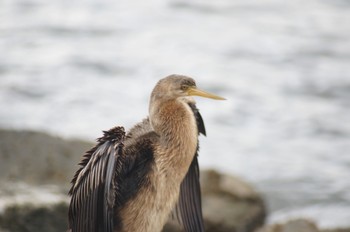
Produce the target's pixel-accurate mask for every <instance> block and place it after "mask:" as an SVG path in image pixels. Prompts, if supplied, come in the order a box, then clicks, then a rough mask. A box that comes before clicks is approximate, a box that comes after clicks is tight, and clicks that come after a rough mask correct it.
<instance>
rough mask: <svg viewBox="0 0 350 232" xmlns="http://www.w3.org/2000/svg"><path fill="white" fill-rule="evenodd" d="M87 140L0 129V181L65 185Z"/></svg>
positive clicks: (88, 145) (87, 147) (83, 150)
mask: <svg viewBox="0 0 350 232" xmlns="http://www.w3.org/2000/svg"><path fill="white" fill-rule="evenodd" d="M91 146H92V144H91V143H88V142H83V141H79V140H65V139H62V138H58V137H55V136H51V135H48V134H45V133H41V132H33V131H12V130H3V129H0V160H1V162H0V181H11V182H25V183H30V184H59V185H66V186H68V185H69V182H70V179H71V178H72V176H73V174H74V172H75V170H76V169H77V167H78V166H77V163H78V162H79V160H80V158H81V156H82V155H83V154H84V152H85V151H86V150H88V149H89V148H90V147H91Z"/></svg>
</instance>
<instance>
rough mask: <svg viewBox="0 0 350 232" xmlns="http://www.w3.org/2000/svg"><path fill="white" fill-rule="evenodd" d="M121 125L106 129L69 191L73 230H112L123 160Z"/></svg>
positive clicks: (84, 159)
mask: <svg viewBox="0 0 350 232" xmlns="http://www.w3.org/2000/svg"><path fill="white" fill-rule="evenodd" d="M124 136H125V132H124V128H122V127H115V128H113V129H111V130H109V131H105V132H104V136H103V137H101V138H99V139H98V144H97V146H95V147H94V148H92V149H91V150H90V151H88V152H87V153H86V154H85V155H84V157H83V160H82V161H81V162H80V165H81V168H80V169H79V170H78V171H77V172H76V174H75V176H74V178H73V180H72V187H71V189H70V191H69V194H70V195H72V198H71V203H70V206H69V213H68V214H69V227H70V229H71V231H72V232H112V231H113V226H114V225H113V213H114V204H115V196H116V194H117V186H116V185H115V184H114V183H115V181H114V179H115V177H116V173H117V172H118V170H116V169H118V168H117V167H120V163H121V162H124V161H123V159H124V157H123V140H124Z"/></svg>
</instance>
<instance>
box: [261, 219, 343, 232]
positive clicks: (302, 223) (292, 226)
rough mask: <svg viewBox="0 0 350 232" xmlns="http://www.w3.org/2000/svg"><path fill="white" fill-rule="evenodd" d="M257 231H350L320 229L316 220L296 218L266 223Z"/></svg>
mask: <svg viewBox="0 0 350 232" xmlns="http://www.w3.org/2000/svg"><path fill="white" fill-rule="evenodd" d="M256 232H350V228H347V229H325V230H322V229H319V228H318V227H317V225H316V223H315V222H313V221H311V220H307V219H302V218H300V219H294V220H290V221H287V222H285V223H282V224H281V223H278V224H273V225H266V226H264V227H263V228H261V229H259V230H257V231H256Z"/></svg>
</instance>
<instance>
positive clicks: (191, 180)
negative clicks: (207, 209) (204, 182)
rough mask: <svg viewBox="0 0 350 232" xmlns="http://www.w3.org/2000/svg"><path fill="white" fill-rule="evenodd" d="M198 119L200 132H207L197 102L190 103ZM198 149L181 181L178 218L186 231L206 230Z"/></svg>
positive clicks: (177, 209) (197, 231)
mask: <svg viewBox="0 0 350 232" xmlns="http://www.w3.org/2000/svg"><path fill="white" fill-rule="evenodd" d="M189 106H190V107H191V109H192V111H193V114H194V116H195V118H196V121H197V128H198V133H202V134H203V135H205V134H206V132H205V127H204V122H203V119H202V116H201V115H200V113H199V111H198V109H197V108H196V105H195V104H191V103H190V104H189ZM197 157H198V149H197V152H196V154H195V156H194V158H193V160H192V163H191V165H190V167H189V169H188V172H187V174H186V176H185V178H184V180H183V181H182V183H181V186H180V195H179V201H178V204H177V208H176V213H177V218H178V220H179V222H180V223H181V224H182V225H183V227H184V229H185V231H188V232H189V231H196V232H203V231H204V222H203V215H202V199H201V189H200V182H199V166H198V158H197Z"/></svg>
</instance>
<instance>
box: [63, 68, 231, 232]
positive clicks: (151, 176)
mask: <svg viewBox="0 0 350 232" xmlns="http://www.w3.org/2000/svg"><path fill="white" fill-rule="evenodd" d="M192 96H201V97H207V98H212V99H216V100H224V98H222V97H219V96H216V95H213V94H210V93H207V92H204V91H202V90H200V89H198V88H197V87H196V83H195V81H194V80H193V79H192V78H190V77H186V76H181V75H170V76H168V77H166V78H163V79H161V80H160V81H159V82H158V83H157V85H156V86H155V88H154V89H153V91H152V94H151V98H150V104H149V117H148V118H146V119H144V120H143V121H142V122H141V123H139V124H136V125H135V126H134V127H133V128H132V129H131V130H130V131H129V132H128V133H125V132H124V128H123V127H115V128H112V129H110V130H109V131H104V135H103V137H101V138H99V139H98V144H97V145H96V146H95V147H94V148H92V149H91V150H90V151H88V152H87V153H86V154H85V155H84V156H83V159H82V161H81V162H80V163H79V165H80V168H79V170H78V171H77V172H76V174H75V176H74V178H73V180H72V187H71V189H70V191H69V194H70V195H71V201H70V206H69V212H68V220H69V231H71V232H112V231H113V232H116V231H118V232H119V231H120V232H158V231H161V230H162V228H163V226H164V224H165V223H166V221H167V219H168V217H169V215H170V214H172V213H173V215H175V216H176V217H177V218H178V221H179V222H180V224H182V226H183V228H184V230H185V231H187V232H189V231H191V232H202V231H204V225H203V217H202V206H201V192H200V183H199V167H198V160H197V156H198V135H199V134H200V133H201V134H203V135H206V132H205V128H204V123H203V119H202V117H201V115H200V113H199V111H198V109H197V108H196V105H195V101H194V99H193V97H192Z"/></svg>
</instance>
